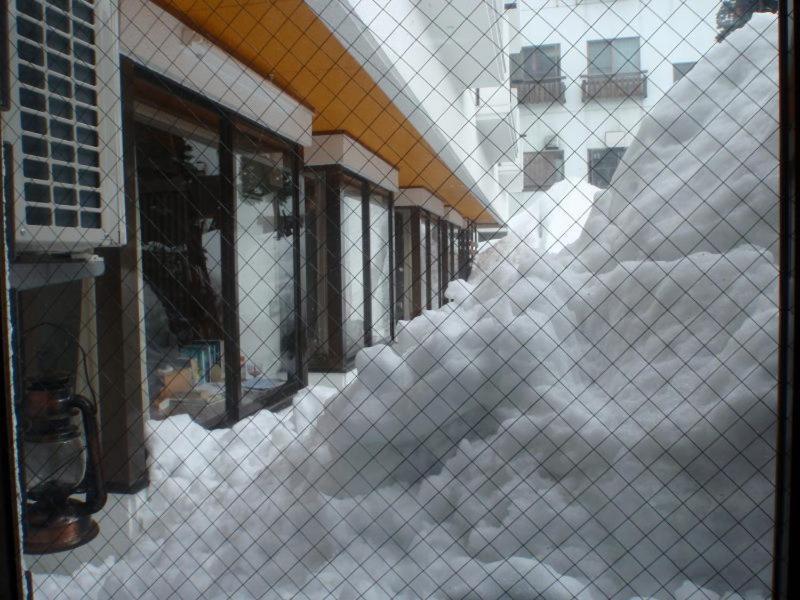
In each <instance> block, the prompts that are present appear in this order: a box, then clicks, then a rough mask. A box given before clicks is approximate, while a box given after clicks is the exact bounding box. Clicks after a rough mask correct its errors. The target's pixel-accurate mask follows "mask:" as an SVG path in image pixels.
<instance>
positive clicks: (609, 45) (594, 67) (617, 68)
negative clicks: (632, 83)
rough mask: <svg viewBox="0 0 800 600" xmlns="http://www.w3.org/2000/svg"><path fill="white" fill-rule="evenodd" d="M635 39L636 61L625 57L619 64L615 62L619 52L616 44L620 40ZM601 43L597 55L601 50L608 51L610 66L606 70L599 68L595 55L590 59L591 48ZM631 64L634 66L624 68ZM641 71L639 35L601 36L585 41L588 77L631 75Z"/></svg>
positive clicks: (640, 42) (640, 41)
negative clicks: (601, 37)
mask: <svg viewBox="0 0 800 600" xmlns="http://www.w3.org/2000/svg"><path fill="white" fill-rule="evenodd" d="M633 40H635V41H636V44H637V47H636V54H635V56H636V62H635V63H632V62H631V61H630V59H625V60H624V61H623V62H622V63H621V64H620V65H617V64H616V61H617V55H618V54H621V53H620V50H619V49H618V47H617V45H618V44H619V43H620V42H628V41H633ZM598 45H602V49H601V51H600V53H598V56H599V55H600V54H602V53H603V52H609V53H610V68H609V70H608V71H604V70H601V69H600V68H599V67H598V62H597V57H595V58H594V59H592V48H593V47H595V46H598ZM631 64H633V65H634V67H635V68H631V69H624V67H625V66H626V65H631ZM641 72H642V39H641V37H640V36H627V37H616V38H603V39H597V40H588V41H587V42H586V74H587V75H589V76H590V77H618V76H624V75H631V74H635V73H641Z"/></svg>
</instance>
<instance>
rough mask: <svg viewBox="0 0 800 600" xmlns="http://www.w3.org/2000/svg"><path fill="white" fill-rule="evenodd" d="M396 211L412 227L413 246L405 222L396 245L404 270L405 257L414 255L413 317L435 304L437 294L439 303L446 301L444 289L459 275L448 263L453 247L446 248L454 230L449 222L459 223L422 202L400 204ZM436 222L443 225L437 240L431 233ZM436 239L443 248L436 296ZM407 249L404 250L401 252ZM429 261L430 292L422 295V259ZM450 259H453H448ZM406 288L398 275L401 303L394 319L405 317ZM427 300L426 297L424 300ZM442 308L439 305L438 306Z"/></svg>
mask: <svg viewBox="0 0 800 600" xmlns="http://www.w3.org/2000/svg"><path fill="white" fill-rule="evenodd" d="M395 211H396V213H397V214H398V215H400V216H399V217H397V216H396V217H395V220H396V222H398V223H401V224H402V223H404V222H406V221H408V223H409V228H410V231H411V248H408V249H407V248H405V242H404V240H403V228H402V225H400V226H399V227H397V228H395V233H394V235H395V246H396V247H397V252H398V253H397V255H396V258H395V268H396V269H397V270H398V273H399V271H400V268H402V266H403V265H404V261H405V259H406V258H407V257H408V256H409V254H410V256H411V268H412V274H411V308H410V310H409V311H408V314H409V318H411V319H413V318H414V317H417V316H419V315H420V314H422V310H423V309H428V310H430V309H431V307H432V306H433V300H434V298H435V297H437V298H438V299H439V306H441V305H443V304H444V300H445V296H444V291H445V289H446V288H447V284H448V283H449V282H450V281H452V280H453V279H455V276H453V275H451V274H450V270H449V268H448V267H446V266H445V265H444V260H445V259H447V258H446V257H448V256H449V253H450V250H448V249H447V248H446V239H447V235H448V233H447V232H448V231H449V230H450V228H449V227H445V225H451V226H453V227H456V228H457V226H456V225H454V224H452V223H450V222H449V221H448V220H447V219H445V218H444V217H440V216H438V215H436V214H434V213H432V212H430V211H429V210H427V209H424V208H422V207H420V206H398V207H396V208H395ZM432 222H433V223H436V224H437V225H438V227H439V234H438V235H437V236H435V237H436V239H435V240H433V239H432V238H433V237H434V236H432V235H431V223H432ZM423 226H424V229H425V239H426V240H427V241H428V244H427V245H426V251H425V255H424V256H423V255H422V251H421V250H422V238H421V234H422V229H423ZM433 241H435V242H436V244H438V248H439V261H438V263H437V264H436V272H437V273H438V275H439V287H438V289H437V290H436V295H435V296H434V290H433V286H432V283H433V277H432V275H433V271H432V267H433V265H432V264H431V262H432V260H431V257H432V255H431V242H433ZM401 253H404V254H401ZM423 260H424V261H425V265H426V266H427V268H426V270H425V283H426V284H427V294H426V296H425V298H424V299H423V298H422V261H423ZM447 260H449V259H447ZM444 274H446V275H447V280H445V279H444V276H445V275H444ZM404 292H405V290H404V288H403V281H402V280H401V279H400V278H399V275H398V277H397V285H396V286H395V288H394V294H395V296H394V298H395V306H396V307H397V309H396V313H395V315H394V316H393V320H396V319H398V318H401V315H403V312H404V309H405V305H404ZM423 300H424V301H423ZM437 308H438V307H437Z"/></svg>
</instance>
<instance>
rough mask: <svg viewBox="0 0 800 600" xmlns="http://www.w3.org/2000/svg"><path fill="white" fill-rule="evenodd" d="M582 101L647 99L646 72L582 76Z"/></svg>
mask: <svg viewBox="0 0 800 600" xmlns="http://www.w3.org/2000/svg"><path fill="white" fill-rule="evenodd" d="M581 90H582V92H583V101H584V102H589V101H590V100H605V99H609V98H647V71H637V72H635V73H616V74H614V75H605V74H603V75H584V76H583V81H582V82H581Z"/></svg>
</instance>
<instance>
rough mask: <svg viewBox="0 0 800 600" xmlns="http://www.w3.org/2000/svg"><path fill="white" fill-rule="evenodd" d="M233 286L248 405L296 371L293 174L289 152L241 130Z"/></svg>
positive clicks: (237, 154) (236, 164)
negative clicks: (236, 295)
mask: <svg viewBox="0 0 800 600" xmlns="http://www.w3.org/2000/svg"><path fill="white" fill-rule="evenodd" d="M234 168H235V178H236V186H235V190H236V227H235V234H234V238H235V241H236V263H237V273H236V275H237V277H236V279H237V286H238V298H239V340H240V342H239V343H240V352H241V357H240V362H241V366H242V401H243V402H247V401H252V400H255V399H256V398H258V397H259V396H263V395H265V393H268V392H269V391H270V390H273V389H275V388H277V387H278V386H280V385H282V384H283V383H285V382H286V381H288V380H289V379H290V378H291V377H293V376H294V375H295V374H296V369H297V356H296V351H297V348H296V347H295V340H296V330H295V327H296V320H297V315H296V312H295V296H294V294H295V280H294V238H295V231H294V226H295V225H294V224H295V220H294V219H293V218H292V214H293V194H292V171H291V168H290V160H289V156H288V155H287V153H286V152H285V151H284V150H283V149H281V148H275V147H270V146H268V145H267V144H266V143H265V142H264V141H262V140H261V139H260V138H259V137H257V136H254V135H249V134H244V133H238V134H237V136H236V138H235V142H234Z"/></svg>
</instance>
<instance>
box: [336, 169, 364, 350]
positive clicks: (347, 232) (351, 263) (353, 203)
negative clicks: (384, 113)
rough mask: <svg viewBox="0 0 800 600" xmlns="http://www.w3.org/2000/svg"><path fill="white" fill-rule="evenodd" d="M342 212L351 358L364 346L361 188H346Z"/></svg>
mask: <svg viewBox="0 0 800 600" xmlns="http://www.w3.org/2000/svg"><path fill="white" fill-rule="evenodd" d="M341 211H342V217H341V218H342V237H341V240H342V313H343V322H342V329H343V332H344V356H345V358H346V359H350V358H353V357H355V355H356V352H358V351H359V350H360V349H361V348H363V347H364V254H363V244H362V241H363V238H364V232H363V222H364V216H363V208H362V196H361V187H360V186H355V185H350V184H344V185H343V186H342V190H341Z"/></svg>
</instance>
